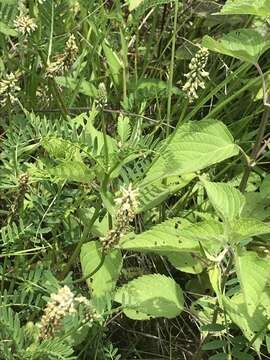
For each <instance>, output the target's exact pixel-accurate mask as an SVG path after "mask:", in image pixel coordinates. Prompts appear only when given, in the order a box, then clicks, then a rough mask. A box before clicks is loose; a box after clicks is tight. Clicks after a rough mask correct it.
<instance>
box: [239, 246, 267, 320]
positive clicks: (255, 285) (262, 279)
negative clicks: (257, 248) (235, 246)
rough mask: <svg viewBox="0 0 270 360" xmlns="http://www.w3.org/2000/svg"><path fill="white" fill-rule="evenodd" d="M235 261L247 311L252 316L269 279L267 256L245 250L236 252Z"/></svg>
mask: <svg viewBox="0 0 270 360" xmlns="http://www.w3.org/2000/svg"><path fill="white" fill-rule="evenodd" d="M235 261H236V272H237V276H238V279H239V281H240V284H241V289H242V292H243V295H244V300H245V304H246V307H247V312H248V314H249V315H250V316H252V315H253V314H254V312H255V310H256V308H257V307H258V305H259V302H260V299H261V297H262V294H263V292H264V290H265V287H266V286H267V284H268V282H269V280H270V262H269V258H261V257H259V256H258V255H257V253H255V252H253V251H246V252H243V253H240V254H238V255H237V256H236V259H235Z"/></svg>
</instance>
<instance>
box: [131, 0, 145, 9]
mask: <svg viewBox="0 0 270 360" xmlns="http://www.w3.org/2000/svg"><path fill="white" fill-rule="evenodd" d="M144 1H145V0H128V4H129V7H128V8H129V11H133V10H134V9H136V8H137V7H138V6H140V5H141V4H142V3H143V2H144Z"/></svg>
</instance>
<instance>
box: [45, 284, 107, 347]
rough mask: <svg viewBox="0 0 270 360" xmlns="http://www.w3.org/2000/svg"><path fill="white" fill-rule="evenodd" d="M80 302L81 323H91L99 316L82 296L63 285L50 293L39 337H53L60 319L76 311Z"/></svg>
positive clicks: (58, 326)
mask: <svg viewBox="0 0 270 360" xmlns="http://www.w3.org/2000/svg"><path fill="white" fill-rule="evenodd" d="M80 304H82V305H83V306H84V308H85V311H84V319H83V324H85V323H89V324H90V325H92V323H93V322H94V321H97V320H99V319H100V316H99V315H98V314H97V313H96V311H95V310H94V309H93V308H92V306H91V303H90V302H89V300H87V299H86V298H85V297H84V296H77V297H75V295H74V294H73V293H72V291H71V290H70V288H69V287H68V286H66V285H65V286H63V287H62V288H60V289H59V290H58V293H57V294H51V296H50V301H49V302H48V303H47V306H46V308H45V310H44V314H43V316H42V318H41V322H40V331H39V339H40V340H44V339H46V338H49V337H53V336H54V335H55V333H56V332H57V331H58V330H59V328H60V325H61V321H62V320H63V319H64V317H65V316H67V315H72V314H74V313H76V312H77V305H80Z"/></svg>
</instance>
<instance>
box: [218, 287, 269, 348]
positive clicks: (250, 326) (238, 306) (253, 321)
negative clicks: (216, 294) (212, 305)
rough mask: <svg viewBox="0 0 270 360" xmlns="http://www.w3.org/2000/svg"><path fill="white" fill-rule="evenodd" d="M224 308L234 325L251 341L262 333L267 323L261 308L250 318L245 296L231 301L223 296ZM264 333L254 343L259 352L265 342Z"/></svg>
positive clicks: (235, 296)
mask: <svg viewBox="0 0 270 360" xmlns="http://www.w3.org/2000/svg"><path fill="white" fill-rule="evenodd" d="M223 306H224V308H225V310H226V313H227V314H228V315H229V317H230V319H231V320H232V322H233V323H235V324H236V325H237V326H238V327H239V328H240V329H241V330H242V332H243V334H244V335H245V337H246V338H247V339H248V340H249V341H250V340H251V339H253V338H254V336H255V335H256V333H257V332H258V331H261V330H262V329H263V327H264V325H265V323H266V319H265V314H264V312H263V311H262V309H260V308H259V307H258V308H257V309H256V311H255V313H254V314H253V315H252V316H250V315H249V314H248V312H247V308H246V304H245V300H244V296H243V294H241V293H239V294H236V295H234V296H233V297H232V298H231V299H229V298H228V297H226V296H223ZM263 338H264V333H262V334H261V335H259V336H258V338H257V339H256V341H255V342H254V347H255V349H256V350H257V351H259V350H260V347H261V344H262V342H263Z"/></svg>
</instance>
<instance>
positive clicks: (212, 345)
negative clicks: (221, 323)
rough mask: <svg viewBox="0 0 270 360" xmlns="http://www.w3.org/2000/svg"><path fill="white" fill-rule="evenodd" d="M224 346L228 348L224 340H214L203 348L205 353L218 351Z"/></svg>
mask: <svg viewBox="0 0 270 360" xmlns="http://www.w3.org/2000/svg"><path fill="white" fill-rule="evenodd" d="M224 346H226V343H225V341H224V340H212V341H209V342H207V343H205V344H204V345H203V346H202V350H204V351H209V350H216V349H220V348H222V347H224Z"/></svg>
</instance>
